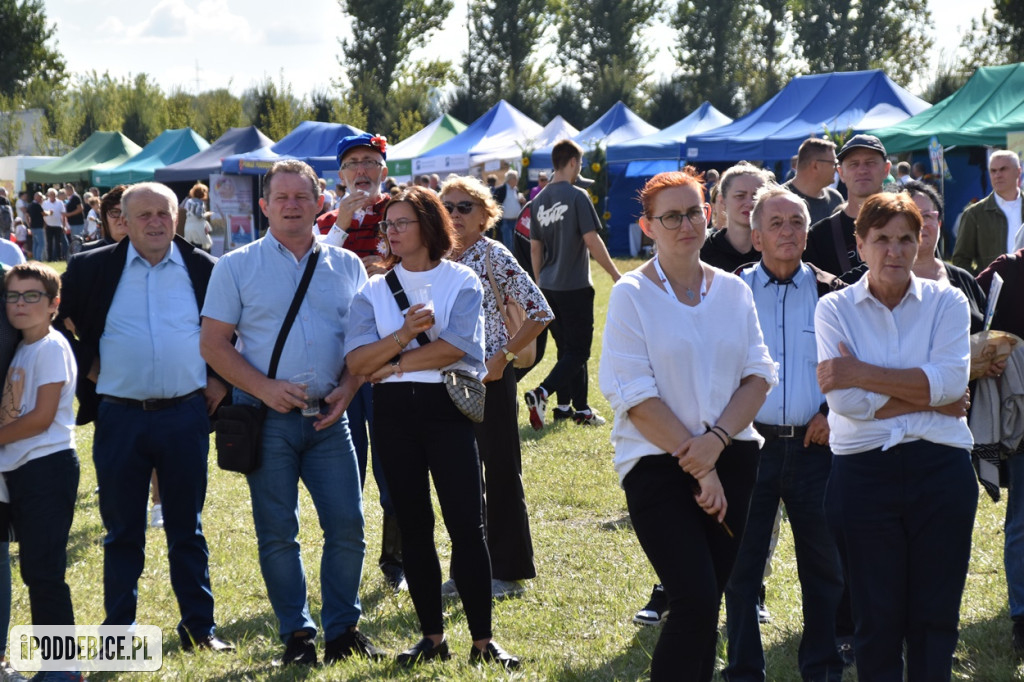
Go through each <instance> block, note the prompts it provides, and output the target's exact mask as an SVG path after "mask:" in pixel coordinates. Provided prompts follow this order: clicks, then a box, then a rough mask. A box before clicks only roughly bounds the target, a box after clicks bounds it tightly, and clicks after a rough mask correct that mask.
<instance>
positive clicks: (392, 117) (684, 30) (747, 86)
mask: <svg viewBox="0 0 1024 682" xmlns="http://www.w3.org/2000/svg"><path fill="white" fill-rule="evenodd" d="M337 1H338V6H339V10H340V11H339V13H338V15H337V21H338V22H339V25H341V24H342V23H344V24H345V25H348V26H350V28H351V36H352V37H351V38H347V39H342V40H339V45H338V48H339V52H338V57H337V62H338V71H337V73H338V76H337V77H335V78H334V79H333V80H332V81H331V85H330V87H324V88H323V89H321V90H317V91H313V92H310V93H305V94H301V95H299V94H296V93H294V92H293V91H292V88H291V86H290V84H289V83H288V82H287V79H286V77H285V75H284V74H283V73H282V74H280V76H279V77H278V79H276V80H275V79H272V78H265V79H264V80H263V81H262V82H260V83H255V84H253V85H251V86H250V87H249V88H247V89H246V90H244V91H243V92H242V95H241V96H240V97H239V96H235V95H234V94H232V93H231V92H230V90H229V89H228V88H219V89H214V90H208V91H205V92H201V93H198V94H195V93H191V92H188V91H186V90H185V89H184V88H183V87H175V88H173V89H172V90H171V91H170V92H164V91H163V90H162V89H161V88H160V87H159V86H158V85H157V84H156V83H155V82H154V80H153V79H152V77H151V76H149V75H147V74H144V73H143V74H137V75H133V76H128V77H113V76H111V75H110V74H109V73H103V74H99V73H96V72H89V73H75V74H72V73H71V72H70V71H69V69H68V65H67V63H66V62H65V60H64V58H63V56H62V55H61V54H60V52H59V51H58V50H57V48H56V47H55V46H54V43H55V27H54V26H53V24H51V23H50V22H49V21H48V20H47V18H46V14H45V7H44V2H43V0H20V2H19V0H0V27H3V32H4V36H5V39H4V40H2V41H0V112H4V113H0V153H8V152H7V149H9V148H10V147H9V145H10V144H11V141H12V140H14V139H16V138H17V135H16V134H15V133H20V130H17V129H16V128H17V125H18V123H17V121H15V120H14V119H13V118H12V117H11V116H10V115H9V112H12V111H17V110H20V109H29V108H39V109H42V110H43V114H44V116H43V119H42V121H41V122H40V124H39V125H38V126H37V128H38V130H33V131H32V134H33V137H34V139H35V140H36V142H37V146H39V148H40V150H41V151H45V152H47V153H55V154H60V153H64V152H66V151H67V150H69V149H71V148H72V147H74V146H76V145H77V144H79V143H81V142H82V141H83V140H84V139H85V138H86V137H88V136H89V135H90V134H91V133H92V132H94V131H96V130H120V131H122V132H123V133H124V134H125V135H127V136H128V137H129V138H131V139H132V140H134V141H135V142H137V143H138V144H141V145H145V144H147V143H148V142H150V141H151V140H152V139H153V138H155V137H156V136H157V135H159V134H160V133H161V132H162V131H163V130H165V129H167V128H181V127H186V126H188V127H191V128H193V129H194V130H196V131H197V132H198V133H199V134H200V135H202V136H203V137H205V138H206V139H208V140H211V141H212V140H214V139H216V138H217V137H219V136H220V135H221V134H223V133H224V132H225V131H226V130H227V129H228V128H230V127H233V126H241V125H248V124H253V125H256V126H258V127H259V128H260V129H261V130H262V131H263V132H264V133H266V134H267V135H268V136H270V137H271V138H273V139H275V140H276V139H280V138H281V137H283V136H284V135H285V134H287V133H288V132H289V131H290V130H292V129H293V128H294V127H295V125H297V124H298V123H299V122H300V121H303V120H317V121H333V122H342V123H347V124H349V125H352V126H355V127H358V128H362V129H365V130H373V131H375V132H381V133H384V134H386V135H388V137H389V138H390V139H393V140H401V139H403V138H404V137H406V136H408V135H409V134H411V133H414V132H416V131H417V130H419V128H421V127H422V126H423V125H424V124H426V123H427V122H429V121H431V120H433V119H434V118H436V117H437V116H438V115H440V114H442V113H445V112H447V113H451V114H452V115H454V116H456V117H457V118H459V119H461V120H463V121H466V122H471V121H472V120H474V119H475V118H477V117H478V116H479V115H481V114H482V113H484V112H485V111H486V110H487V108H488V107H490V106H491V105H493V104H494V103H495V102H496V101H498V100H499V99H505V100H508V101H509V102H510V103H511V104H512V105H513V106H515V107H517V108H518V109H520V110H522V111H523V112H524V113H525V114H527V115H528V116H530V117H531V118H533V119H535V120H537V121H541V122H545V121H548V120H550V119H551V118H553V117H554V116H555V115H558V114H561V115H562V116H564V117H565V118H566V119H567V120H569V121H570V122H571V123H573V124H574V125H577V126H580V127H582V126H583V125H586V124H587V123H589V122H591V121H593V120H594V119H595V118H596V117H597V116H599V115H600V114H601V113H603V112H604V111H606V110H607V109H608V108H609V107H610V106H612V105H613V104H614V103H615V102H616V101H619V100H622V101H623V102H624V103H625V104H626V105H628V106H629V107H631V108H632V109H633V110H634V111H636V112H637V113H638V114H640V115H641V116H643V117H644V118H646V119H647V120H648V121H650V122H651V123H652V124H654V125H656V126H658V127H664V126H667V125H669V124H671V123H674V122H675V121H677V120H679V118H681V117H682V116H683V115H685V114H686V113H689V112H690V111H692V110H693V109H694V108H696V107H697V106H698V105H699V104H700V103H701V102H703V101H704V100H708V101H710V102H711V103H712V104H713V105H714V106H715V107H717V108H718V109H720V110H721V111H723V112H724V113H726V114H729V115H730V116H734V117H735V116H739V115H742V114H743V113H746V112H747V111H749V110H750V109H752V108H753V107H755V106H757V105H759V104H760V103H762V102H764V101H765V100H766V99H768V98H769V97H771V96H772V95H774V94H775V93H777V92H778V91H779V90H780V89H781V88H782V87H783V86H784V85H785V84H786V83H787V82H788V81H789V80H790V79H791V78H792V77H793V76H796V75H799V74H802V73H820V72H828V71H851V70H860V69H871V68H881V69H883V70H885V72H886V73H888V74H889V76H890V77H892V78H893V79H894V80H895V81H896V82H897V83H899V84H901V85H903V86H905V87H908V86H911V85H912V84H917V88H918V89H919V90H921V92H919V93H918V94H920V95H921V96H922V97H924V99H926V100H928V101H932V102H935V101H938V100H939V99H941V98H943V97H945V96H947V95H948V94H950V93H952V92H953V91H955V90H956V89H957V88H958V87H960V86H961V85H962V84H963V82H965V81H966V80H967V78H968V77H969V76H970V75H971V73H973V70H974V69H975V68H976V67H977V66H978V65H980V64H1001V63H1007V62H1016V61H1024V9H1022V7H1024V4H1022V3H1020V2H1018V1H1016V0H988V2H989V3H991V5H990V6H989V8H988V9H987V10H986V12H985V14H984V15H983V16H982V18H981V19H980V20H978V21H975V22H973V24H972V25H971V27H970V29H969V30H968V31H967V32H966V33H965V35H964V36H962V42H961V44H960V45H959V46H948V47H947V48H946V49H944V54H945V55H946V58H945V60H944V62H943V64H942V66H941V68H940V69H939V70H938V72H937V73H933V72H932V71H931V69H930V67H929V65H928V59H927V54H928V52H929V50H930V49H931V47H932V44H933V39H932V37H931V33H930V32H931V28H932V19H931V13H930V11H929V9H928V5H927V0H904V2H900V3H893V2H889V1H887V0H752V1H746V2H740V1H739V0H677V1H673V0H591V1H590V2H585V3H580V2H570V1H569V0H469V3H468V10H467V16H466V17H465V22H466V26H467V33H468V45H469V47H468V49H467V50H466V51H465V53H463V54H461V55H457V56H455V57H454V58H453V59H435V60H429V61H428V60H417V59H413V54H414V53H415V51H416V50H417V49H418V48H421V47H423V46H425V45H427V44H428V43H429V42H430V40H431V39H432V37H433V36H434V35H435V34H436V32H437V31H438V30H439V29H440V28H441V27H442V25H444V24H445V23H446V22H450V21H454V20H458V19H460V18H458V17H453V16H452V15H453V8H454V3H453V0H337ZM655 25H661V26H664V27H667V28H666V30H663V31H661V32H659V33H658V35H660V36H667V38H662V39H667V40H668V41H669V42H670V44H671V48H670V52H671V54H672V56H673V58H674V60H675V64H676V69H675V70H674V72H673V73H672V74H671V75H670V76H669V77H667V78H661V79H656V78H654V76H653V75H652V72H651V68H650V63H651V59H652V57H653V56H654V53H655V51H656V48H657V46H656V45H654V44H653V43H652V41H651V39H650V36H651V35H652V33H651V29H652V27H654V26H655ZM950 50H951V51H950Z"/></svg>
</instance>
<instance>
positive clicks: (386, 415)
mask: <svg viewBox="0 0 1024 682" xmlns="http://www.w3.org/2000/svg"><path fill="white" fill-rule="evenodd" d="M380 228H381V229H382V230H384V234H385V236H386V243H387V246H388V254H387V257H386V258H385V261H384V263H385V265H386V266H388V267H390V268H391V272H390V273H388V275H376V276H374V277H372V278H370V280H369V281H368V282H367V283H366V284H365V285H364V286H363V288H362V289H361V290H360V291H359V293H358V294H357V295H356V298H355V300H354V301H353V302H352V308H351V311H350V313H349V330H350V331H349V334H348V336H347V337H346V339H345V350H346V352H347V357H346V361H347V363H348V368H349V370H350V371H351V372H353V373H354V374H359V375H362V376H366V377H368V378H369V380H370V381H371V382H373V383H374V384H375V386H374V391H373V431H374V439H375V443H376V445H375V447H376V449H377V451H376V452H375V455H378V454H379V456H380V461H381V463H382V464H383V467H384V475H385V478H386V479H387V482H388V488H389V489H390V490H391V496H392V499H393V500H394V504H395V512H396V516H397V517H398V527H399V529H400V530H401V532H402V563H403V565H404V568H405V577H406V580H407V581H408V584H409V595H410V596H411V597H412V601H413V605H414V606H415V607H416V615H417V617H418V618H419V622H420V630H421V632H422V633H423V638H422V639H421V640H420V641H419V642H417V643H416V644H415V645H413V646H412V647H411V648H409V649H407V650H406V651H403V652H402V653H400V654H399V655H398V663H399V664H401V665H415V664H417V663H422V662H425V661H428V660H431V659H434V658H442V659H444V658H448V657H449V653H448V643H447V641H445V638H444V619H443V614H442V610H441V565H440V563H439V561H438V558H437V549H436V547H435V546H434V512H433V505H432V503H431V499H430V479H431V478H433V481H434V487H435V489H436V490H437V496H438V501H439V502H440V504H441V513H442V515H443V517H444V523H445V526H446V527H447V528H448V533H449V535H450V537H451V541H452V573H453V575H455V577H456V580H457V585H458V590H459V596H460V597H461V599H462V604H463V607H464V608H465V612H466V622H467V625H468V626H469V631H470V634H471V635H472V637H473V646H472V647H471V649H470V660H473V661H483V662H489V663H495V664H498V665H501V666H503V667H505V668H508V669H512V668H515V667H518V665H519V659H517V658H516V657H514V656H511V655H509V654H508V653H506V652H505V651H504V650H503V649H502V648H501V647H500V646H498V645H497V644H496V643H495V642H494V641H493V640H492V639H491V565H490V559H489V555H488V550H487V542H486V540H485V538H484V532H483V528H484V520H483V491H482V488H481V482H480V460H479V458H478V456H477V451H476V445H475V433H474V431H473V423H472V422H471V421H470V420H469V419H468V418H467V417H466V416H465V415H463V414H462V412H460V411H459V409H458V408H457V407H456V406H455V404H454V403H453V402H452V400H451V398H450V397H449V396H448V392H447V390H446V389H445V386H444V383H443V380H442V374H441V371H442V370H447V369H462V370H465V371H468V372H470V373H472V374H474V375H476V377H477V378H479V379H483V377H484V376H485V375H486V373H487V368H486V366H485V364H484V362H485V356H484V317H483V310H482V307H481V302H482V300H483V287H482V285H481V282H480V278H479V277H477V276H476V273H475V272H473V271H472V270H470V269H469V268H467V267H466V266H464V265H460V264H458V263H454V262H452V261H449V260H443V257H444V255H445V254H446V253H448V252H449V251H450V250H451V248H452V245H453V244H454V241H455V240H454V237H455V233H454V228H453V227H452V223H451V219H450V218H449V216H448V212H447V211H446V210H445V209H444V207H443V206H442V205H441V202H440V200H439V199H438V198H437V194H435V193H434V192H433V191H432V190H430V189H427V188H424V187H418V186H414V187H410V188H408V189H406V190H403V191H401V192H400V193H398V195H396V196H395V197H394V198H393V199H392V200H391V201H390V202H388V204H387V206H386V207H385V209H384V220H383V221H381V223H380ZM388 277H390V278H392V280H393V281H394V282H395V283H396V287H397V288H400V289H401V290H402V291H403V292H404V294H405V295H406V297H407V298H408V300H409V302H410V303H411V305H410V306H408V308H407V309H405V310H402V309H401V308H400V307H399V304H398V302H397V300H396V299H395V295H394V294H393V293H392V289H391V286H390V284H389V282H388V280H387V278H388ZM421 333H423V334H426V337H427V338H426V339H425V340H424V345H420V342H419V341H418V340H417V337H418V336H419V335H420V334H421Z"/></svg>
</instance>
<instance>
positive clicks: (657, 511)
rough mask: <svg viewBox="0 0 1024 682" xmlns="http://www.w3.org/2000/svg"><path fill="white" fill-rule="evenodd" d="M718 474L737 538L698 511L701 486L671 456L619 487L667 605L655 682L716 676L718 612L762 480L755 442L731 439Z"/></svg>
mask: <svg viewBox="0 0 1024 682" xmlns="http://www.w3.org/2000/svg"><path fill="white" fill-rule="evenodd" d="M716 469H717V471H718V476H719V478H720V479H721V481H722V487H723V488H724V489H725V498H726V501H727V502H728V509H727V511H726V514H725V523H726V524H727V525H728V526H729V529H730V530H731V531H732V533H733V535H732V536H730V535H729V533H728V532H727V531H726V530H725V528H724V527H723V526H721V525H720V524H719V523H718V521H717V520H716V519H715V518H714V517H711V516H708V515H707V514H706V513H704V510H703V509H701V508H700V506H699V505H698V504H697V501H696V500H695V499H694V494H693V485H694V484H695V483H696V481H695V480H694V478H693V477H692V476H690V475H689V474H688V473H686V472H685V471H683V470H682V469H681V468H680V467H679V462H678V460H676V458H675V457H672V456H671V455H668V454H665V455H649V456H647V457H644V458H642V459H641V460H640V461H639V462H638V463H637V464H636V466H635V467H633V469H632V470H631V471H630V472H629V473H628V474H627V475H626V478H625V479H624V480H623V482H622V486H623V489H624V490H625V491H626V503H627V505H628V507H629V517H630V519H631V520H632V522H633V529H634V530H635V531H636V537H637V539H638V540H639V541H640V546H641V547H643V549H644V553H646V554H647V558H648V559H649V560H650V562H651V565H652V566H654V570H655V572H656V573H657V574H658V579H659V580H660V581H661V583H662V584H663V585H664V586H665V593H666V595H667V596H668V600H669V601H668V604H669V609H670V613H669V616H668V619H667V620H666V622H665V625H664V627H663V628H662V630H661V637H660V638H659V639H658V644H657V646H656V647H655V648H654V656H653V658H652V660H651V680H652V682H659V680H669V681H671V682H691V681H692V682H707V681H709V680H711V677H712V675H713V674H714V672H715V649H716V643H717V638H718V613H719V609H720V606H721V602H722V594H723V592H724V591H725V585H726V583H727V582H728V581H729V574H730V573H731V572H732V567H733V563H734V562H735V561H736V551H737V549H739V544H740V539H741V538H742V536H743V528H744V526H745V525H746V521H747V511H748V509H749V505H750V494H751V491H752V490H753V489H754V482H755V481H756V480H757V443H755V442H753V441H734V442H733V443H732V444H731V445H730V446H729V447H727V448H726V449H725V450H724V451H723V452H722V454H721V456H720V457H719V458H718V464H717V466H716Z"/></svg>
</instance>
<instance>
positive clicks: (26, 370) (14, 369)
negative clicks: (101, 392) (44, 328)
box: [0, 329, 78, 471]
mask: <svg viewBox="0 0 1024 682" xmlns="http://www.w3.org/2000/svg"><path fill="white" fill-rule="evenodd" d="M77 378H78V370H77V369H76V367H75V356H74V355H73V354H72V352H71V346H70V345H68V342H67V340H66V339H65V338H64V336H63V335H62V334H61V333H60V332H58V331H56V330H54V329H51V330H50V332H49V333H48V334H47V335H46V336H44V337H43V338H41V339H39V340H38V341H36V342H35V343H25V342H24V341H22V342H21V343H19V344H18V349H17V350H16V351H15V352H14V359H13V360H11V367H10V369H8V370H7V381H5V382H4V393H3V398H2V399H0V425H6V424H9V423H11V422H12V421H14V420H15V419H17V418H18V417H21V416H23V415H26V414H28V413H29V412H31V411H32V410H33V409H34V408H35V406H36V397H37V391H38V390H39V387H40V386H45V385H46V384H57V383H59V384H63V385H62V386H61V389H60V403H59V405H58V406H57V415H56V417H55V418H54V420H53V423H52V424H50V426H49V427H48V428H47V429H46V430H45V431H43V432H42V433H40V434H37V435H35V436H32V437H30V438H25V439H23V440H19V441H15V442H13V443H8V444H7V445H4V446H2V447H0V471H14V470H15V469H17V468H18V467H20V466H22V465H23V464H25V462H28V461H31V460H33V459H39V458H40V457H45V456H46V455H52V454H53V453H55V452H60V451H61V450H67V449H70V448H73V447H74V441H75V411H74V406H73V402H74V399H75V382H76V381H77Z"/></svg>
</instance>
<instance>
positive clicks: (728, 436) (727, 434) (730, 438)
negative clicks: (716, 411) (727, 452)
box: [711, 424, 732, 445]
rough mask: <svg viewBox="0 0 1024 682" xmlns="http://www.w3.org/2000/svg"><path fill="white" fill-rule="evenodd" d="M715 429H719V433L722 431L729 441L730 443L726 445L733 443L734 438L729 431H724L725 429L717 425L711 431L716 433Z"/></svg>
mask: <svg viewBox="0 0 1024 682" xmlns="http://www.w3.org/2000/svg"><path fill="white" fill-rule="evenodd" d="M715 429H718V430H719V431H721V432H722V435H723V436H725V439H726V441H728V442H727V443H726V445H728V444H729V443H731V442H732V436H730V435H729V432H728V431H726V430H725V429H723V428H722V427H721V426H719V425H718V424H715V425H714V426H712V427H711V430H712V431H714V430H715Z"/></svg>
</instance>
